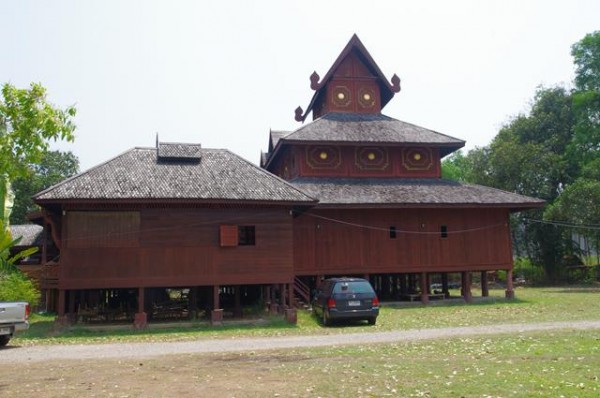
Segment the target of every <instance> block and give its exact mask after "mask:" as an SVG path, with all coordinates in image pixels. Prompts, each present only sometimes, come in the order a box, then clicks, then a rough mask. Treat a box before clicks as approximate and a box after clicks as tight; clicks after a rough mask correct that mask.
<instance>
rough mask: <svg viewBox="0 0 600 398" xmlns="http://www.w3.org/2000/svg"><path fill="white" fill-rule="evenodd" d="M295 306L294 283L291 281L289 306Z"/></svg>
mask: <svg viewBox="0 0 600 398" xmlns="http://www.w3.org/2000/svg"><path fill="white" fill-rule="evenodd" d="M293 306H294V284H293V283H290V284H289V285H288V307H289V308H292V307H293Z"/></svg>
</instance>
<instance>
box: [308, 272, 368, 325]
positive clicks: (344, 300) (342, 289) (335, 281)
mask: <svg viewBox="0 0 600 398" xmlns="http://www.w3.org/2000/svg"><path fill="white" fill-rule="evenodd" d="M312 309H313V313H314V314H315V315H316V316H317V317H319V318H320V319H321V320H322V321H323V325H330V324H331V323H332V322H333V321H336V320H366V321H367V322H369V325H375V322H376V321H377V316H378V315H379V299H378V298H377V294H375V290H373V287H372V286H371V284H370V283H369V281H367V280H366V279H362V278H331V279H325V280H324V281H322V282H321V284H320V286H319V287H318V288H317V290H316V292H315V295H314V298H313V301H312Z"/></svg>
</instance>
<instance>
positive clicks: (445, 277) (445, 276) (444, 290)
mask: <svg viewBox="0 0 600 398" xmlns="http://www.w3.org/2000/svg"><path fill="white" fill-rule="evenodd" d="M442 293H444V297H446V298H450V289H449V288H448V273H447V272H444V273H442Z"/></svg>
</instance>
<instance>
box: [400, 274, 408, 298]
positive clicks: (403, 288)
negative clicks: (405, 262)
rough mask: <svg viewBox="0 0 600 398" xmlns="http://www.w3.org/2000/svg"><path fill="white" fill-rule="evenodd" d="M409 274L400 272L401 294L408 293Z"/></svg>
mask: <svg viewBox="0 0 600 398" xmlns="http://www.w3.org/2000/svg"><path fill="white" fill-rule="evenodd" d="M407 279H408V275H406V274H400V296H404V295H406V294H408V282H407Z"/></svg>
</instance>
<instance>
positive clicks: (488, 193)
mask: <svg viewBox="0 0 600 398" xmlns="http://www.w3.org/2000/svg"><path fill="white" fill-rule="evenodd" d="M292 184H293V185H294V186H296V187H298V188H299V189H302V190H303V191H304V192H306V193H307V194H308V195H310V196H312V197H314V198H317V199H319V206H323V205H407V206H413V205H426V206H439V205H443V206H459V205H464V206H479V205H484V206H491V207H493V206H499V207H509V208H511V209H520V208H530V207H541V206H542V205H543V204H544V201H543V200H540V199H535V198H531V197H528V196H523V195H518V194H514V193H511V192H506V191H501V190H498V189H495V188H489V187H484V186H481V185H470V184H461V183H458V182H455V181H449V180H442V179H416V178H415V179H413V178H387V179H386V178H298V179H295V180H293V181H292Z"/></svg>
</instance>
